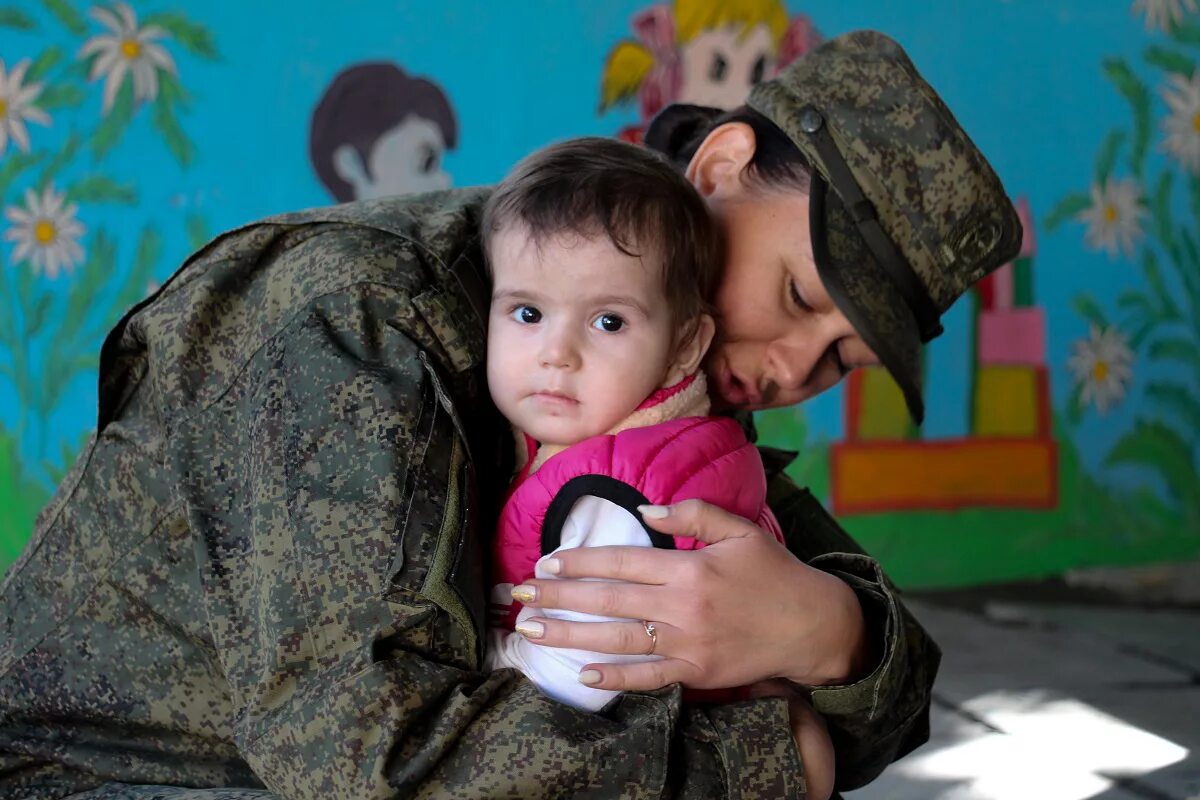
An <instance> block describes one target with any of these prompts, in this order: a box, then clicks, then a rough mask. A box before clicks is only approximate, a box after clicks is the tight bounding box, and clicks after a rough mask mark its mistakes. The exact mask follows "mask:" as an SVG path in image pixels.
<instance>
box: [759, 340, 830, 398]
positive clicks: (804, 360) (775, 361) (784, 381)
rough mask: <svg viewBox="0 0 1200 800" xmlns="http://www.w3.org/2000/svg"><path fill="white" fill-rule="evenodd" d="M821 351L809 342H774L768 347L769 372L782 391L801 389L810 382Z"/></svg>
mask: <svg viewBox="0 0 1200 800" xmlns="http://www.w3.org/2000/svg"><path fill="white" fill-rule="evenodd" d="M821 352H822V351H821V350H819V349H817V348H816V347H814V346H813V343H812V342H811V341H808V342H772V343H771V344H770V345H769V346H768V347H767V371H768V374H769V377H770V378H771V380H772V381H774V383H775V384H776V385H778V386H779V388H780V389H784V390H789V391H792V390H795V389H799V388H800V387H801V386H803V385H804V384H805V383H807V382H808V376H809V375H811V374H812V371H813V367H814V366H815V365H816V362H817V359H818V357H819V356H820V354H821Z"/></svg>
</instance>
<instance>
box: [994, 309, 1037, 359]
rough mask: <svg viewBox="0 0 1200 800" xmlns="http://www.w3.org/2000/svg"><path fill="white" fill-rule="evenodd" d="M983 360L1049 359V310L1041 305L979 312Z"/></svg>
mask: <svg viewBox="0 0 1200 800" xmlns="http://www.w3.org/2000/svg"><path fill="white" fill-rule="evenodd" d="M979 363H980V364H1030V365H1040V364H1045V363H1046V314H1045V309H1043V308H1042V307H1041V306H1030V307H1028V308H1007V309H996V310H993V311H981V312H979Z"/></svg>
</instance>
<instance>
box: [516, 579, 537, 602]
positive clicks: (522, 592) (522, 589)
mask: <svg viewBox="0 0 1200 800" xmlns="http://www.w3.org/2000/svg"><path fill="white" fill-rule="evenodd" d="M512 598H513V600H517V601H519V602H522V603H532V602H533V601H534V600H537V587H536V586H528V585H526V584H521V585H520V586H514V587H513V588H512Z"/></svg>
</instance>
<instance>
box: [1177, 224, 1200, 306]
mask: <svg viewBox="0 0 1200 800" xmlns="http://www.w3.org/2000/svg"><path fill="white" fill-rule="evenodd" d="M1179 240H1180V242H1181V243H1182V244H1183V254H1184V258H1182V259H1180V260H1179V261H1178V262H1177V264H1176V266H1177V267H1178V271H1179V278H1180V280H1182V281H1183V289H1184V291H1186V292H1187V294H1188V302H1190V303H1191V305H1192V308H1196V309H1200V248H1197V246H1196V238H1195V237H1194V236H1192V232H1191V231H1189V230H1188V229H1187V228H1183V229H1181V230H1180V231H1179Z"/></svg>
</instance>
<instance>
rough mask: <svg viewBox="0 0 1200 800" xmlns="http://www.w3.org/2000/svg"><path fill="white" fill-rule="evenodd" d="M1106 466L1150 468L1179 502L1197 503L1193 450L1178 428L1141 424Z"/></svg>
mask: <svg viewBox="0 0 1200 800" xmlns="http://www.w3.org/2000/svg"><path fill="white" fill-rule="evenodd" d="M1104 463H1105V465H1106V466H1110V467H1111V466H1115V465H1118V464H1121V465H1126V466H1142V467H1147V468H1149V469H1151V470H1153V471H1154V472H1156V473H1158V476H1159V477H1160V478H1161V479H1162V480H1163V482H1164V483H1165V484H1166V485H1167V489H1168V490H1169V491H1170V493H1171V496H1172V497H1173V498H1174V499H1175V500H1176V502H1179V503H1184V504H1186V503H1189V502H1196V501H1197V497H1196V495H1197V494H1198V493H1200V477H1198V476H1197V474H1196V466H1195V464H1194V463H1193V460H1192V448H1191V446H1190V445H1189V444H1188V442H1187V441H1186V440H1185V439H1184V437H1183V436H1181V435H1180V434H1179V433H1178V432H1177V431H1176V430H1175V429H1174V428H1171V427H1170V426H1168V425H1166V424H1165V423H1162V422H1148V421H1145V420H1141V421H1139V422H1137V423H1136V424H1135V425H1134V427H1133V430H1131V431H1129V432H1128V433H1126V434H1125V435H1124V436H1122V437H1121V438H1120V439H1118V440H1117V443H1116V444H1115V445H1113V448H1112V450H1111V451H1110V452H1109V454H1108V457H1107V458H1105V460H1104Z"/></svg>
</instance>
